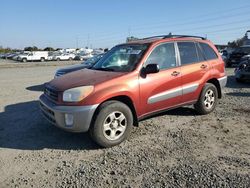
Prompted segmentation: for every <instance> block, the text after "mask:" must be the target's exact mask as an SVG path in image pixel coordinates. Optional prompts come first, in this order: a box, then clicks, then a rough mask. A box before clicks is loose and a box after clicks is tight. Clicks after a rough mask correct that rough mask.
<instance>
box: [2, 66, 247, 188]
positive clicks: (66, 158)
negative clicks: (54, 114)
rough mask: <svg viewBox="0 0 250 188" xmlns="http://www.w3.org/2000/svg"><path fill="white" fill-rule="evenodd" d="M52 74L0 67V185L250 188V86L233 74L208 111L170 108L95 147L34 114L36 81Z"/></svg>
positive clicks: (39, 86) (50, 69)
mask: <svg viewBox="0 0 250 188" xmlns="http://www.w3.org/2000/svg"><path fill="white" fill-rule="evenodd" d="M57 68H59V66H42V67H41V66H33V67H26V68H20V67H18V68H1V69H0V87H1V91H0V172H1V175H0V187H150V188H151V187H250V84H249V83H248V84H238V83H236V82H235V81H234V79H233V76H232V75H233V69H228V70H227V72H228V75H229V80H228V84H227V87H226V88H225V91H224V92H225V96H224V98H223V99H222V100H220V102H219V104H218V106H217V108H216V110H215V111H214V112H213V113H211V114H209V115H205V116H199V115H197V114H196V113H195V111H194V110H193V108H192V106H188V107H183V108H179V109H176V110H171V111H168V112H166V113H163V114H160V115H159V116H155V117H153V118H151V119H147V120H144V121H142V122H140V124H139V127H135V128H134V129H133V131H132V133H131V136H130V138H129V139H128V140H127V141H125V142H124V143H122V144H121V145H119V146H116V147H113V148H109V149H100V148H98V146H97V145H95V144H94V143H93V142H92V141H91V140H90V138H89V136H88V135H87V134H74V133H67V132H64V131H62V130H60V129H58V128H56V127H54V126H51V125H50V124H49V123H47V121H46V120H44V119H43V117H42V116H41V114H40V112H39V107H38V97H39V95H40V94H41V93H42V88H43V86H42V83H44V82H47V81H49V80H50V79H51V78H52V77H53V74H54V71H55V70H56V69H57Z"/></svg>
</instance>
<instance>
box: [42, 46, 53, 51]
mask: <svg viewBox="0 0 250 188" xmlns="http://www.w3.org/2000/svg"><path fill="white" fill-rule="evenodd" d="M43 51H49V52H50V51H55V50H54V48H52V47H46V48H44V49H43Z"/></svg>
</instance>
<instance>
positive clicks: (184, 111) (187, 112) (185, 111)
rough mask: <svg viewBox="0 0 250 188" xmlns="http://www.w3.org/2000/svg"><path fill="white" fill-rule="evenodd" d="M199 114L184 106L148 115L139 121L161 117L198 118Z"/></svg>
mask: <svg viewBox="0 0 250 188" xmlns="http://www.w3.org/2000/svg"><path fill="white" fill-rule="evenodd" d="M198 115H199V114H198V113H197V112H196V111H195V109H193V108H191V106H190V107H188V106H185V107H179V108H175V109H173V110H166V111H163V112H159V113H156V114H154V115H150V116H148V117H146V118H143V119H141V121H144V120H147V119H150V118H155V117H161V116H198Z"/></svg>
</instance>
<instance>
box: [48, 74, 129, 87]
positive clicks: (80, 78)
mask: <svg viewBox="0 0 250 188" xmlns="http://www.w3.org/2000/svg"><path fill="white" fill-rule="evenodd" d="M124 74H126V73H123V72H108V71H97V70H91V69H82V70H79V71H75V72H72V73H69V74H66V75H64V76H61V77H58V78H55V79H53V80H51V81H50V82H49V83H48V84H49V85H50V86H52V87H53V88H55V89H56V90H57V91H65V90H67V89H70V88H74V87H80V86H87V85H93V86H95V85H97V84H100V83H102V82H105V81H108V80H111V79H114V78H117V77H119V76H121V75H124Z"/></svg>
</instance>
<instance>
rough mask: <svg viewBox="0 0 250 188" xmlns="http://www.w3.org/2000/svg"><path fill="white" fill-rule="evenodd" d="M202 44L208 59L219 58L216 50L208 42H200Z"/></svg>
mask: <svg viewBox="0 0 250 188" xmlns="http://www.w3.org/2000/svg"><path fill="white" fill-rule="evenodd" d="M200 46H201V48H202V50H203V52H204V54H205V57H206V59H207V60H212V59H217V58H218V56H217V54H216V53H215V51H214V50H213V49H212V48H211V47H210V46H209V45H208V44H205V43H201V42H200Z"/></svg>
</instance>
